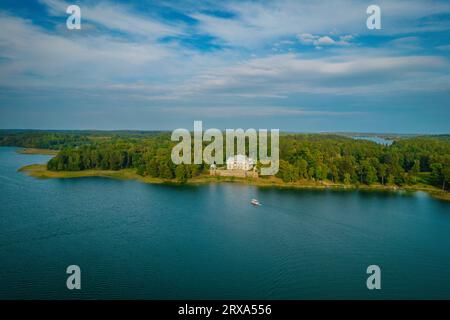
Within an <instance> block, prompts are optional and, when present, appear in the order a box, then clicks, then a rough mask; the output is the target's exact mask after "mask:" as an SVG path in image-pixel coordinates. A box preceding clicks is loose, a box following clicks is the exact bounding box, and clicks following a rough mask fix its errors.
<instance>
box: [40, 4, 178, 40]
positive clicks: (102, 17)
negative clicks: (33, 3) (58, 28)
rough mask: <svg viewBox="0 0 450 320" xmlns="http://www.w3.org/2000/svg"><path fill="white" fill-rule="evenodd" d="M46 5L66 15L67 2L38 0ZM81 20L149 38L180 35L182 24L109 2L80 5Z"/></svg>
mask: <svg viewBox="0 0 450 320" xmlns="http://www.w3.org/2000/svg"><path fill="white" fill-rule="evenodd" d="M40 2H42V3H44V4H45V5H47V6H48V8H49V10H50V13H51V14H53V15H56V16H66V8H67V7H68V6H69V3H68V2H65V1H60V0H40ZM80 8H81V15H82V21H85V20H86V21H89V22H93V23H96V24H99V25H101V26H103V27H106V28H108V29H111V30H115V31H122V32H126V33H129V34H134V35H139V36H143V37H147V38H150V39H157V38H161V37H164V36H174V35H182V34H184V32H183V29H182V28H183V26H181V25H174V24H168V23H167V22H165V23H162V22H160V21H158V20H156V19H155V18H153V17H150V16H142V15H139V14H138V13H136V12H132V10H131V9H130V8H128V7H126V6H124V5H118V4H115V3H111V2H100V3H97V4H83V5H81V7H80Z"/></svg>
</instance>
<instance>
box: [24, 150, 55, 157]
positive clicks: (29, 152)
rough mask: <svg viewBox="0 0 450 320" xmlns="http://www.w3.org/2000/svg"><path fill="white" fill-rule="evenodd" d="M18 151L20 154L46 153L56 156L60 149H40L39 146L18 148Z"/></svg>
mask: <svg viewBox="0 0 450 320" xmlns="http://www.w3.org/2000/svg"><path fill="white" fill-rule="evenodd" d="M16 152H17V153H20V154H44V155H49V156H55V155H57V154H58V150H50V149H38V148H23V149H18V150H17V151H16Z"/></svg>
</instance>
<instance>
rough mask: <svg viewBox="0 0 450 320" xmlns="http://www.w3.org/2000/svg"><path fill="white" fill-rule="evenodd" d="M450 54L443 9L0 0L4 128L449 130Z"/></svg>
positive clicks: (302, 0) (446, 8) (304, 0)
mask: <svg viewBox="0 0 450 320" xmlns="http://www.w3.org/2000/svg"><path fill="white" fill-rule="evenodd" d="M71 4H77V5H79V6H80V8H81V14H82V21H81V27H82V29H81V30H68V29H67V28H66V19H67V17H68V14H66V8H67V7H68V6H69V5H71ZM370 4H377V5H379V6H380V8H381V15H382V16H381V19H382V20H381V24H382V29H381V30H369V29H367V27H366V19H367V17H368V15H367V13H366V9H367V7H368V6H369V5H370ZM449 58H450V2H449V1H447V0H443V1H421V0H406V1H402V0H396V1H394V0H392V1H381V0H380V1H372V0H371V1H363V0H354V1H351V0H347V1H341V0H336V1H312V0H280V1H242V0H240V1H200V0H196V1H193V0H192V1H191V0H183V1H181V0H180V1H177V0H170V1H169V0H167V1H145V0H140V1H137V0H135V1H131V0H129V1H112V0H105V1H69V2H67V1H62V0H35V1H32V0H30V1H17V0H2V1H1V2H0V128H38V129H174V128H178V127H184V128H191V129H192V126H193V121H194V120H203V121H204V126H205V127H217V128H222V129H223V128H239V127H243V128H250V127H253V128H279V129H281V130H284V131H302V132H305V131H307V132H319V131H359V132H399V133H413V132H419V133H449V131H450V61H449Z"/></svg>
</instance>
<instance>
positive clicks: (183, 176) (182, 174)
mask: <svg viewBox="0 0 450 320" xmlns="http://www.w3.org/2000/svg"><path fill="white" fill-rule="evenodd" d="M175 178H176V179H177V180H178V182H181V183H186V181H187V179H188V177H187V170H186V166H185V165H184V164H180V165H178V166H177V167H176V169H175Z"/></svg>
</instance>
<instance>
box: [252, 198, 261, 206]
mask: <svg viewBox="0 0 450 320" xmlns="http://www.w3.org/2000/svg"><path fill="white" fill-rule="evenodd" d="M252 205H254V206H260V205H261V203H259V201H258V200H257V199H252Z"/></svg>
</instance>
